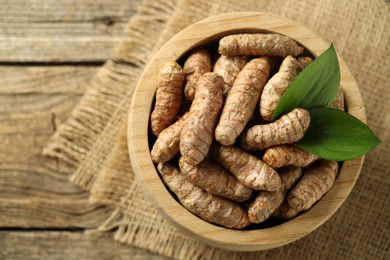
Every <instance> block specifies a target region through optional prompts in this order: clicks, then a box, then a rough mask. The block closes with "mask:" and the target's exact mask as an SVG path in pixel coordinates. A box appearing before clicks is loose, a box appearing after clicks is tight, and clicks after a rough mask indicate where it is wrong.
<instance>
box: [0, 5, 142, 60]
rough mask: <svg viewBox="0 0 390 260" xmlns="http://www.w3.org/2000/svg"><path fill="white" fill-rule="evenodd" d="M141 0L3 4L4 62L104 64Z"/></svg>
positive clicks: (0, 51)
mask: <svg viewBox="0 0 390 260" xmlns="http://www.w3.org/2000/svg"><path fill="white" fill-rule="evenodd" d="M140 3H141V0H126V1H122V0H114V1H105V0H98V1H94V0H82V1H71V0H60V1H56V0H49V1H47V0H33V1H28V2H26V1H23V0H16V1H7V0H1V1H0V28H1V29H0V32H1V33H0V62H63V61H66V62H69V61H74V62H85V61H88V62H91V61H104V60H106V59H107V58H108V57H109V55H110V54H111V52H112V50H113V49H114V46H115V45H116V44H117V43H118V42H119V41H120V40H122V39H123V30H124V28H125V27H126V24H127V22H128V20H129V19H130V18H131V16H132V15H133V14H134V13H135V12H136V9H137V6H138V5H139V4H140Z"/></svg>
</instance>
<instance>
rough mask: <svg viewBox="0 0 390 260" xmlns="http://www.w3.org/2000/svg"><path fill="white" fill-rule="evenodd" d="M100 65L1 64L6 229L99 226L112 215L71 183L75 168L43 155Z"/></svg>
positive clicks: (1, 223)
mask: <svg viewBox="0 0 390 260" xmlns="http://www.w3.org/2000/svg"><path fill="white" fill-rule="evenodd" d="M96 69H97V68H96V67H91V66H86V67H85V66H53V67H48V66H24V67H20V66H1V67H0V74H1V77H0V103H1V104H2V105H1V106H0V144H1V145H0V227H2V228H10V227H12V228H15V227H16V228H21V227H22V228H31V227H33V228H93V227H97V226H98V225H100V224H101V223H102V221H104V220H105V219H106V218H107V217H108V216H109V214H110V213H111V209H109V208H107V207H102V206H98V205H92V204H90V203H89V201H88V194H87V193H86V192H85V191H83V190H81V189H80V188H78V187H76V186H75V185H73V184H71V183H70V182H69V180H68V178H69V175H70V174H71V173H72V172H73V171H74V168H73V167H71V166H70V165H67V164H66V163H64V162H61V161H58V160H57V159H54V158H48V157H44V156H42V149H43V147H44V146H45V145H46V143H47V142H48V140H49V138H50V136H51V135H52V134H53V133H54V131H55V130H56V128H57V126H58V125H59V124H61V123H62V122H63V121H64V120H66V118H67V117H68V116H69V113H70V112H71V110H72V109H73V107H74V106H75V105H76V104H77V102H78V100H79V98H80V97H81V95H82V93H83V92H84V91H85V86H86V85H87V83H88V81H89V80H90V78H91V77H92V74H93V73H94V72H95V71H96Z"/></svg>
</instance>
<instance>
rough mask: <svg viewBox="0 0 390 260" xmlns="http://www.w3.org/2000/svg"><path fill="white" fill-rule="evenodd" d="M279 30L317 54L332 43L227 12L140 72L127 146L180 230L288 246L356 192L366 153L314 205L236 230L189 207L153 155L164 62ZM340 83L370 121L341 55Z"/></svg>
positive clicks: (219, 239) (220, 239)
mask: <svg viewBox="0 0 390 260" xmlns="http://www.w3.org/2000/svg"><path fill="white" fill-rule="evenodd" d="M255 32H276V33H279V34H283V35H287V36H289V37H291V38H293V39H295V40H296V41H297V42H299V43H300V44H301V45H303V46H305V47H306V49H307V50H309V51H310V52H311V53H312V54H313V56H318V55H319V54H321V53H322V52H324V51H325V50H326V49H327V48H328V47H329V45H330V43H329V42H327V41H325V40H323V39H322V38H321V37H319V36H318V35H317V34H315V33H313V32H312V31H310V30H309V29H307V28H305V27H304V26H302V25H300V24H298V23H296V22H293V21H291V20H288V19H285V18H282V17H279V16H276V15H273V14H269V13H256V12H245V13H226V14H221V15H217V16H213V17H210V18H207V19H205V20H202V21H200V22H197V23H195V24H193V25H191V26H189V27H187V28H186V29H184V30H183V31H181V32H179V33H178V34H177V35H176V36H174V37H173V38H172V39H171V40H170V41H169V42H167V43H166V44H165V45H164V46H163V47H162V48H161V49H160V51H159V52H158V53H157V54H156V55H155V56H154V57H153V59H152V60H151V61H150V63H149V64H148V65H147V66H146V68H145V71H144V72H143V74H142V75H141V78H140V80H139V82H138V85H137V88H136V90H135V92H134V98H133V102H132V105H131V109H130V115H129V121H128V122H129V125H128V147H129V151H130V159H131V164H132V167H133V170H134V173H135V175H136V177H137V180H138V182H139V184H140V185H141V186H142V188H143V189H144V191H145V193H146V194H147V197H148V198H149V199H150V200H151V201H152V202H153V204H154V206H155V207H156V208H157V209H158V211H159V212H161V214H163V215H164V216H165V217H166V219H167V220H169V222H170V223H172V224H173V225H174V226H175V227H176V228H177V229H178V230H180V231H182V232H185V233H186V234H187V235H189V236H191V237H193V238H196V239H199V240H201V241H203V242H205V243H208V244H210V245H213V246H218V247H221V248H225V249H230V250H239V251H256V250H264V249H270V248H274V247H278V246H282V245H285V244H287V243H290V242H292V241H294V240H297V239H299V238H301V237H303V236H305V235H307V234H309V233H310V232H312V231H313V230H315V229H316V228H318V227H319V226H320V225H321V224H323V223H324V222H325V221H326V220H327V219H329V218H330V217H331V216H332V215H333V214H334V213H335V212H336V210H337V209H339V208H340V206H341V205H342V203H343V202H344V201H345V199H346V198H347V196H348V194H349V193H350V192H351V190H352V188H353V186H354V184H355V182H356V179H357V178H358V176H359V173H360V170H361V166H362V164H363V160H364V157H360V158H358V159H355V160H352V161H346V162H344V163H343V164H342V167H341V170H340V172H339V175H338V177H337V180H336V182H335V184H334V185H333V187H332V188H331V190H330V191H329V192H328V193H327V194H326V195H325V196H324V197H323V198H322V199H321V200H320V201H319V202H318V203H316V204H315V205H314V206H313V207H312V208H311V209H310V210H308V211H307V212H305V213H303V214H301V215H299V216H298V217H296V218H294V219H292V220H290V221H288V222H285V223H283V224H280V225H276V226H273V227H269V228H264V229H257V230H232V229H227V228H223V227H219V226H216V225H213V224H210V223H208V222H206V221H204V220H202V219H200V218H198V217H196V216H195V215H193V214H192V213H191V212H189V211H188V210H186V209H185V208H184V207H182V206H181V205H180V203H179V202H178V201H176V200H175V198H174V197H172V195H171V194H170V193H169V191H168V190H167V188H166V187H165V186H164V184H163V182H162V180H161V179H160V177H159V175H158V173H157V171H156V169H155V166H154V164H153V162H152V160H151V158H150V149H149V143H148V142H149V141H148V140H149V138H148V125H149V115H150V112H151V108H152V102H153V100H154V95H155V92H156V86H157V75H158V71H159V68H160V66H162V65H163V64H165V63H166V62H167V61H171V60H176V61H178V60H179V59H180V58H181V57H183V56H184V55H185V54H186V53H188V51H189V50H191V49H193V48H194V47H197V46H200V45H204V44H207V43H210V42H213V41H214V42H216V41H218V40H219V39H220V38H221V37H223V36H225V35H229V34H233V33H255ZM339 62H340V69H341V86H342V88H343V89H344V91H345V101H346V105H347V107H348V112H349V113H350V114H352V115H354V116H355V117H357V118H359V119H360V120H361V121H363V122H366V115H365V109H364V105H363V101H362V98H361V95H360V92H359V88H358V85H357V84H356V81H355V79H354V78H353V76H352V75H351V73H350V71H349V70H348V68H347V66H346V65H345V63H344V61H343V60H342V59H341V58H340V57H339Z"/></svg>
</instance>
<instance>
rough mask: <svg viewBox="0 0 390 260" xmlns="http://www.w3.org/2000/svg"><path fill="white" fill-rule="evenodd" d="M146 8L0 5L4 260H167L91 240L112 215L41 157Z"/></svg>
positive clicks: (96, 1) (41, 0)
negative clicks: (133, 20) (139, 10)
mask: <svg viewBox="0 0 390 260" xmlns="http://www.w3.org/2000/svg"><path fill="white" fill-rule="evenodd" d="M140 3H141V0H125V1H123V0H112V1H106V0H79V1H73V0H30V1H25V0H12V1H11V0H0V104H1V105H0V248H1V250H0V259H45V258H48V259H63V258H65V257H66V258H69V259H102V258H104V259H122V258H123V259H129V258H132V259H145V258H146V259H162V258H161V257H158V256H156V255H155V254H152V253H149V252H147V251H145V250H141V249H137V248H133V247H130V246H127V245H122V244H120V243H117V242H114V241H113V239H112V235H111V234H107V236H105V237H104V238H99V237H98V236H96V235H93V234H91V235H87V234H84V229H86V228H94V227H96V226H97V225H99V224H101V222H102V221H103V220H105V219H106V217H107V216H108V214H109V213H110V209H108V208H106V207H101V206H95V205H91V204H90V203H89V202H88V194H87V193H86V192H84V191H83V190H82V189H80V188H78V187H76V186H74V185H72V184H71V183H70V182H69V181H68V178H69V176H70V174H71V173H72V172H73V170H74V169H73V168H72V167H71V166H70V165H66V164H64V163H61V162H60V161H58V160H56V159H52V158H47V157H43V156H42V155H41V151H42V148H43V147H44V146H45V144H46V143H47V141H48V140H49V137H50V135H51V134H52V133H53V132H54V131H55V129H56V128H57V126H58V125H59V124H60V123H61V122H63V121H64V120H66V118H67V116H68V115H69V113H70V111H71V110H72V109H73V107H74V106H75V105H76V104H77V102H78V100H79V98H80V97H81V95H82V94H83V93H84V91H85V87H86V86H87V82H88V81H89V80H90V79H91V77H92V76H93V75H94V73H95V72H96V70H97V68H98V67H99V66H100V65H101V64H103V62H104V61H105V60H106V59H107V58H108V57H109V55H110V53H111V52H112V51H113V48H114V47H115V45H116V43H117V42H118V41H120V40H122V38H121V37H122V31H123V29H124V27H125V25H126V24H127V22H128V20H129V19H130V18H131V17H132V15H134V13H135V10H136V8H137V6H138V5H139V4H140Z"/></svg>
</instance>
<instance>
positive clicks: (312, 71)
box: [272, 44, 340, 120]
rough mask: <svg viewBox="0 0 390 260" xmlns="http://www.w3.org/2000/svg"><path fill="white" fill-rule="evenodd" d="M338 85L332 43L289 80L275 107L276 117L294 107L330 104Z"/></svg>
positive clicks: (338, 68) (337, 66)
mask: <svg viewBox="0 0 390 260" xmlns="http://www.w3.org/2000/svg"><path fill="white" fill-rule="evenodd" d="M339 85H340V66H339V61H338V59H337V54H336V51H335V49H334V47H333V44H331V45H330V47H329V48H328V49H327V50H326V51H325V52H324V53H322V54H321V55H320V56H318V57H317V58H316V59H315V60H314V61H313V62H312V63H311V64H310V65H308V66H307V67H306V68H305V69H304V70H303V71H302V72H301V73H299V74H298V76H297V77H296V78H295V79H294V80H293V82H291V84H290V86H289V87H288V89H287V91H286V92H285V93H284V94H283V96H282V98H281V99H280V102H279V104H278V106H277V107H276V109H275V112H274V115H273V119H272V120H275V119H278V118H279V117H281V116H282V115H284V114H287V113H288V112H290V111H291V110H293V109H294V108H297V107H300V108H304V109H307V110H309V109H312V108H316V107H327V106H330V105H331V104H332V101H333V100H334V98H335V97H336V94H337V90H338V88H339Z"/></svg>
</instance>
